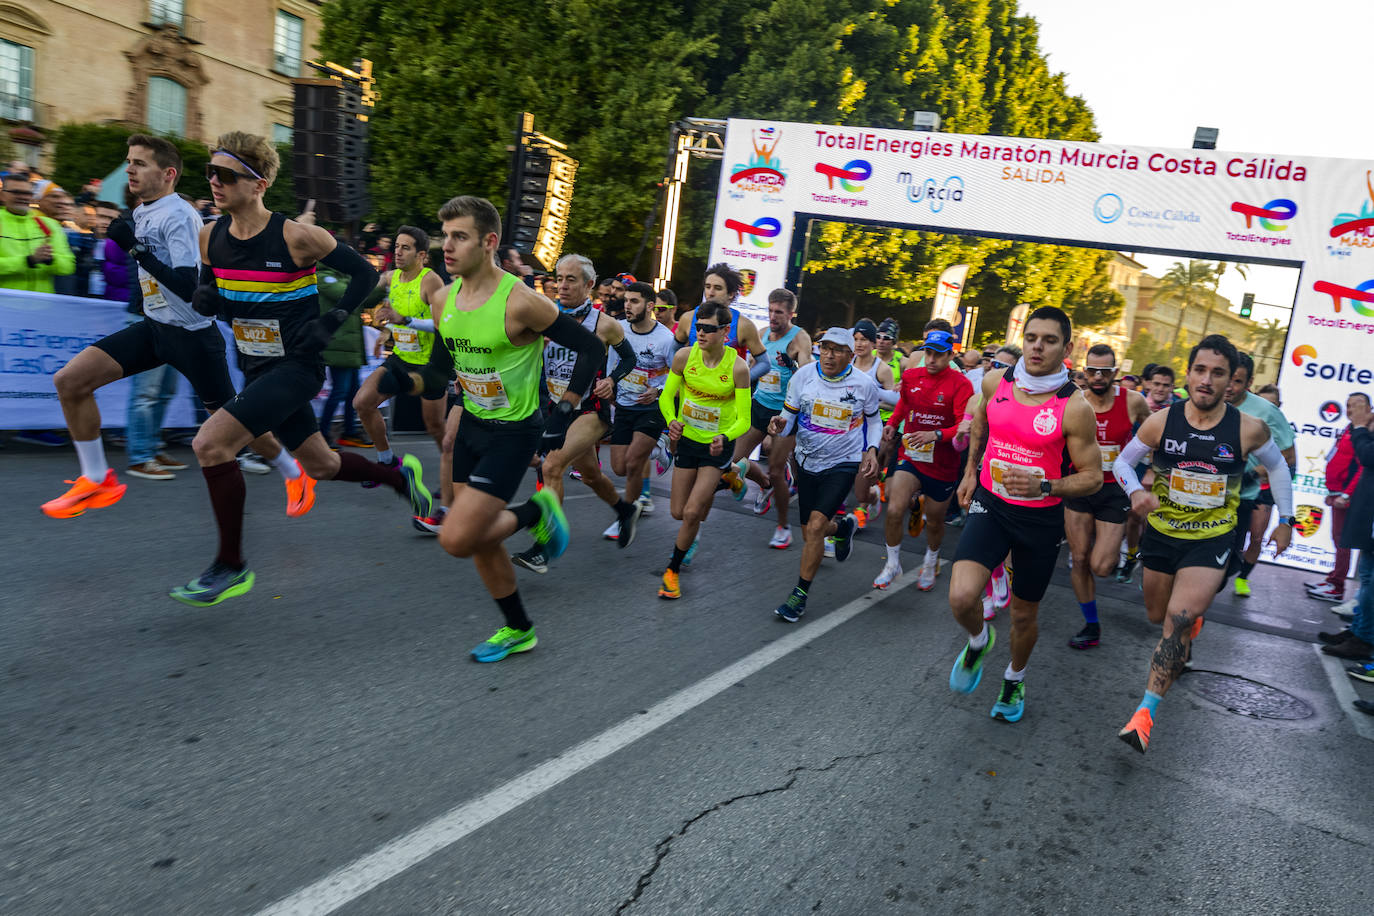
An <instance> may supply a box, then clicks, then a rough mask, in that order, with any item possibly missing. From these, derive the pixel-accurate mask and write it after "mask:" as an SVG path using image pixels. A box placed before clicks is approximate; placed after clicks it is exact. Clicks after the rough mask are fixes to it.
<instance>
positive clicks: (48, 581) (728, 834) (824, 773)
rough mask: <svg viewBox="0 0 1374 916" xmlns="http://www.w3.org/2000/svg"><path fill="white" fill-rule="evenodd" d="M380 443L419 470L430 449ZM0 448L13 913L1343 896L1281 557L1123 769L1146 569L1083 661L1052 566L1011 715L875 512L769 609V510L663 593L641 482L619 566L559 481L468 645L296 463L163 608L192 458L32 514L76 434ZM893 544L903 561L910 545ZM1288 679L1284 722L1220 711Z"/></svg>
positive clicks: (1340, 822)
mask: <svg viewBox="0 0 1374 916" xmlns="http://www.w3.org/2000/svg"><path fill="white" fill-rule="evenodd" d="M407 445H408V446H409V447H411V448H413V450H414V451H415V452H416V453H417V454H419V455H420V456H421V457H422V458H423V459H424V460H425V462H426V467H427V469H428V474H429V478H430V480H431V482H432V481H433V480H434V474H435V472H436V467H437V466H436V464H435V462H434V460H433V459H434V448H433V445H432V444H429V443H426V442H423V441H420V440H411V441H409V442H408V443H407ZM177 454H178V455H180V456H182V457H185V458H189V457H190V453H189V451H186V450H181V451H179V452H177ZM111 456H112V458H114V459H116V460H117V459H119V458H120V457H122V456H121V454H120V453H119V452H118V451H112V452H111ZM192 463H193V462H192ZM0 471H2V472H3V476H2V477H0V479H3V481H4V485H5V490H6V492H7V494H8V497H9V498H8V505H9V507H10V511H9V512H8V514H7V522H6V524H5V525H4V526H3V528H0V557H3V558H4V567H3V568H4V571H5V576H4V578H5V584H6V588H5V590H4V592H5V597H4V603H3V613H0V671H2V672H3V681H0V684H2V685H3V686H2V687H0V773H3V774H4V778H3V780H0V912H3V913H5V914H11V913H15V914H107V913H111V914H116V913H117V914H140V916H145V914H146V916H152V914H250V916H251V914H259V913H264V912H293V913H297V912H298V913H308V912H317V913H324V912H339V913H345V914H456V913H464V914H486V913H519V914H525V913H530V914H545V913H547V914H574V913H576V914H580V913H588V914H610V913H619V912H623V913H632V914H684V913H689V914H695V913H711V914H716V913H719V914H741V913H768V914H773V913H777V914H793V913H810V912H817V913H844V914H870V913H884V912H902V913H999V914H1000V913H1007V912H1017V913H1028V914H1038V913H1103V912H1123V913H1149V914H1153V913H1176V912H1196V913H1238V914H1239V913H1244V914H1266V913H1285V914H1286V913H1299V912H1301V913H1318V912H1322V913H1334V912H1343V911H1346V912H1351V911H1356V910H1357V908H1361V907H1364V906H1366V905H1367V902H1368V895H1367V887H1366V885H1367V881H1366V880H1363V879H1362V878H1361V876H1368V874H1369V863H1370V860H1371V849H1372V848H1374V801H1371V797H1370V793H1369V792H1368V790H1367V786H1366V784H1367V779H1366V778H1365V777H1364V775H1363V774H1366V773H1367V772H1368V761H1369V755H1370V752H1371V750H1374V743H1371V741H1370V740H1369V739H1370V737H1371V736H1374V730H1371V729H1370V727H1369V723H1370V721H1371V720H1368V719H1367V717H1365V718H1364V721H1358V720H1359V719H1360V718H1361V717H1359V714H1357V713H1348V712H1347V709H1346V707H1347V706H1348V700H1349V691H1350V688H1351V687H1355V688H1357V689H1356V691H1355V693H1356V695H1360V696H1364V697H1366V698H1370V697H1374V690H1371V689H1368V688H1369V685H1363V684H1356V683H1354V682H1349V683H1348V684H1347V683H1345V682H1348V681H1349V679H1346V678H1344V675H1342V674H1340V671H1339V668H1338V667H1336V666H1334V665H1332V664H1330V663H1328V664H1326V665H1324V664H1323V660H1322V657H1321V656H1320V655H1319V654H1318V653H1316V652H1315V651H1314V649H1313V646H1312V644H1311V642H1310V641H1309V640H1310V637H1311V634H1312V633H1314V632H1315V630H1316V629H1318V628H1325V629H1330V628H1334V627H1335V626H1337V625H1338V624H1337V622H1336V619H1335V618H1334V617H1332V616H1331V615H1330V614H1328V613H1327V612H1326V610H1327V607H1328V606H1326V605H1320V604H1318V603H1316V602H1312V601H1308V600H1307V599H1305V598H1303V597H1302V591H1301V587H1300V584H1299V583H1300V582H1301V580H1302V579H1303V578H1304V576H1303V575H1302V574H1300V573H1296V572H1290V571H1287V570H1281V569H1278V568H1275V567H1261V569H1260V570H1259V571H1257V572H1256V574H1255V576H1254V577H1253V580H1252V581H1253V582H1254V583H1255V586H1256V596H1255V597H1254V598H1251V599H1249V601H1248V602H1240V601H1239V600H1238V599H1232V598H1229V597H1222V598H1221V599H1219V601H1218V604H1217V607H1216V609H1215V611H1214V612H1213V613H1211V614H1209V616H1208V621H1209V622H1208V626H1207V628H1206V630H1205V632H1204V634H1203V636H1202V638H1201V639H1200V640H1199V642H1198V644H1197V647H1196V649H1195V653H1194V660H1195V664H1196V666H1197V668H1198V669H1199V672H1195V673H1191V674H1188V675H1185V677H1184V678H1183V680H1182V681H1181V682H1180V684H1179V685H1178V686H1177V687H1176V688H1175V690H1174V691H1173V692H1171V693H1170V695H1169V696H1168V697H1167V698H1166V699H1165V701H1164V703H1163V704H1162V705H1161V708H1160V715H1159V718H1158V721H1157V724H1156V726H1155V730H1154V735H1153V744H1152V745H1151V748H1150V751H1149V753H1148V754H1147V755H1144V756H1141V755H1138V754H1136V753H1135V752H1134V751H1132V750H1130V749H1129V748H1127V747H1126V745H1124V744H1123V743H1121V742H1120V741H1118V740H1117V739H1116V737H1115V733H1116V731H1117V729H1118V728H1120V727H1121V725H1122V724H1123V723H1124V722H1125V720H1126V719H1127V718H1128V717H1129V715H1130V713H1131V712H1132V710H1133V709H1134V708H1135V705H1136V703H1137V702H1138V700H1139V697H1140V694H1141V692H1142V690H1143V689H1144V681H1145V675H1146V670H1147V665H1148V658H1149V654H1150V651H1151V648H1152V646H1153V644H1154V640H1155V639H1156V638H1157V631H1156V630H1154V629H1153V628H1151V627H1150V626H1149V625H1148V623H1147V622H1146V621H1145V619H1144V614H1143V611H1142V609H1141V607H1140V600H1139V592H1138V590H1137V589H1136V588H1135V587H1134V586H1121V585H1116V584H1115V583H1112V584H1110V585H1106V586H1104V587H1103V589H1102V596H1101V598H1100V605H1101V608H1102V617H1103V625H1104V641H1103V644H1102V646H1101V647H1100V648H1098V649H1096V650H1093V651H1089V652H1074V651H1072V650H1070V649H1068V648H1067V646H1066V641H1067V639H1068V637H1069V636H1070V635H1072V634H1073V633H1074V632H1075V631H1076V630H1077V629H1078V627H1079V626H1080V622H1081V618H1080V617H1079V614H1078V610H1077V605H1076V604H1075V603H1074V600H1073V596H1072V593H1071V592H1070V591H1069V590H1068V583H1067V576H1066V573H1065V571H1064V570H1060V572H1059V574H1058V575H1057V576H1056V579H1055V582H1054V584H1053V585H1052V586H1051V589H1050V592H1049V594H1048V595H1047V597H1046V601H1045V603H1044V605H1043V606H1042V613H1041V629H1040V637H1041V638H1040V643H1039V646H1038V648H1037V650H1036V653H1035V655H1034V657H1033V658H1032V660H1031V667H1030V670H1029V675H1028V679H1027V712H1026V716H1025V718H1024V719H1023V720H1022V721H1021V722H1020V723H1018V724H1016V725H1008V724H1006V723H1001V722H996V721H993V720H991V719H990V718H989V716H988V710H989V708H990V707H991V705H992V703H993V700H994V699H995V696H994V694H995V690H996V684H997V682H998V677H997V673H998V672H1000V670H1001V668H1002V667H1003V666H1004V665H1005V664H1006V658H1007V655H1006V649H1005V635H1006V634H1005V629H1004V627H1003V626H1002V625H1001V624H998V627H999V642H1000V645H999V647H998V648H997V650H995V652H994V654H993V657H992V659H991V661H990V662H989V666H988V677H986V678H985V679H984V683H983V685H982V686H980V687H979V688H978V690H977V691H975V692H974V693H973V694H972V695H969V696H963V695H955V694H952V693H951V692H950V691H949V689H948V687H947V684H946V681H947V677H948V672H949V666H950V664H951V663H952V661H953V659H954V656H955V655H956V653H957V651H958V648H959V645H960V641H961V639H962V637H961V636H960V632H959V630H958V629H957V627H956V626H955V624H954V623H953V622H952V621H951V619H950V616H949V610H948V607H947V605H946V602H945V597H944V583H945V581H946V580H945V579H944V577H943V576H942V578H941V580H940V583H939V584H938V585H937V587H936V590H935V591H933V592H930V593H921V592H918V591H917V590H916V589H915V588H914V586H913V587H907V588H904V589H902V590H899V591H895V592H891V593H879V592H875V591H874V590H873V589H872V588H871V587H870V583H871V580H872V577H873V576H874V575H875V574H876V573H877V571H878V569H879V568H880V567H881V565H882V548H881V546H880V541H881V538H880V535H879V532H878V531H876V530H870V531H868V532H865V533H863V534H862V535H861V536H860V544H859V546H858V548H856V550H855V553H854V555H853V557H851V559H850V560H849V562H847V563H845V564H843V565H837V564H835V563H834V562H833V561H826V563H825V564H824V566H823V568H822V571H821V573H820V576H819V577H818V579H817V581H816V586H815V588H814V590H813V592H812V599H811V603H810V609H809V612H808V614H807V616H806V618H805V619H804V621H803V622H802V623H801V624H799V625H797V626H794V627H789V626H787V625H784V624H781V623H779V622H777V621H776V620H775V619H774V617H773V614H772V608H773V607H775V606H776V605H777V604H778V603H779V602H780V601H781V600H782V599H783V598H784V597H785V596H786V594H787V592H788V590H789V589H790V587H791V585H792V583H793V582H794V580H795V578H796V567H797V561H798V556H799V548H798V547H796V546H794V547H793V548H792V549H791V550H788V551H772V550H768V549H767V548H766V546H765V545H766V542H767V539H768V537H769V535H770V533H771V522H769V521H765V520H761V519H757V518H754V517H753V516H752V515H751V514H750V513H748V512H747V511H746V510H744V509H743V508H742V507H740V506H737V505H735V504H734V503H732V502H731V501H730V500H729V499H728V497H726V496H722V497H718V502H717V509H716V511H715V512H713V514H712V516H711V518H710V520H709V521H708V523H707V525H706V528H705V534H704V538H703V545H702V547H701V550H700V553H699V556H698V558H697V560H696V562H695V564H694V566H693V567H692V568H691V569H690V570H689V571H687V572H685V573H684V575H683V591H684V597H683V599H682V600H681V601H678V602H675V603H669V602H663V601H660V600H658V599H657V598H656V597H655V591H656V588H657V576H658V573H659V572H660V571H661V570H662V567H663V565H664V563H665V561H666V559H667V556H668V553H669V550H670V542H671V539H672V536H673V533H674V529H675V526H674V525H673V523H672V521H671V519H670V518H669V516H668V513H667V501H666V499H665V498H663V497H664V494H665V493H666V489H665V488H666V483H667V481H666V479H665V480H664V481H661V482H656V484H655V487H656V492H657V494H658V498H657V503H658V507H659V508H658V512H657V513H656V514H655V515H654V516H652V517H649V518H647V519H646V520H645V521H644V523H643V526H642V528H641V534H640V537H639V540H638V541H637V542H636V543H635V544H634V545H633V546H632V547H630V548H629V549H628V550H626V551H623V552H622V551H620V550H618V549H617V548H616V546H615V545H614V544H612V543H609V542H606V541H603V540H601V539H600V532H601V531H602V529H603V528H605V527H606V525H607V524H608V523H609V522H610V520H611V516H610V512H609V510H608V509H607V508H606V507H605V506H603V505H602V504H600V503H599V502H598V501H597V500H596V499H595V498H594V497H591V496H590V495H589V494H588V491H586V490H585V489H584V488H582V487H581V485H580V484H578V483H576V482H571V483H570V484H569V487H568V494H569V496H570V497H572V498H571V499H570V500H569V502H568V503H567V507H568V514H569V517H570V518H571V520H572V524H573V531H574V537H573V543H572V547H571V548H570V550H569V552H568V553H567V554H566V555H565V556H564V557H563V558H562V559H560V560H559V561H557V562H556V564H555V565H554V567H553V568H552V570H551V571H550V573H549V574H548V575H547V576H534V575H531V574H528V573H523V572H522V573H521V576H522V578H521V588H522V592H523V594H524V595H525V598H526V602H527V604H528V606H529V608H530V610H531V614H532V616H534V618H535V619H536V621H537V626H538V630H539V637H540V644H539V647H538V648H537V649H536V650H534V651H533V652H530V653H527V654H525V655H521V656H515V657H512V658H510V659H507V660H506V661H504V662H501V663H499V664H494V665H477V664H474V663H472V662H471V661H470V660H469V659H468V656H467V650H468V649H469V648H471V647H472V646H473V645H474V644H476V643H477V642H480V641H481V640H482V639H484V638H485V637H486V636H488V635H489V634H490V633H491V632H492V631H493V630H494V629H495V628H496V627H497V626H498V624H499V616H498V614H497V612H496V609H495V607H494V606H493V604H492V602H491V600H490V599H489V598H488V597H487V596H486V595H485V593H484V591H483V590H482V587H481V585H480V583H479V582H478V580H477V577H476V575H475V573H474V571H473V570H472V568H471V566H470V564H468V563H465V562H462V561H459V560H455V559H453V558H451V557H449V556H447V555H446V554H444V553H443V552H442V551H441V550H440V549H439V547H438V546H437V544H436V543H435V542H434V541H433V539H427V538H423V537H421V536H419V535H417V534H416V532H414V531H413V529H412V528H411V527H410V523H409V518H408V515H407V513H406V511H405V507H404V505H403V504H402V503H401V502H400V501H399V500H398V499H397V498H396V497H395V496H394V495H392V494H390V493H388V492H384V491H376V490H374V491H365V490H362V489H361V488H359V487H357V486H356V485H352V484H331V483H325V484H321V486H320V489H319V494H320V499H319V503H318V505H317V506H316V508H315V509H314V511H313V512H311V513H310V515H308V516H307V517H305V518H303V519H288V518H286V516H285V513H284V511H283V509H284V493H283V489H282V486H281V483H280V480H279V479H278V478H277V477H276V476H275V474H274V475H272V476H265V477H250V478H249V481H248V483H249V487H248V490H249V494H248V509H249V516H248V520H247V552H248V557H249V560H250V563H251V564H252V566H253V568H254V569H255V570H256V572H257V576H258V579H257V585H256V587H255V588H254V590H253V591H252V592H251V593H250V594H249V595H247V596H245V597H243V598H240V599H235V600H233V601H231V602H226V603H225V604H223V605H220V606H219V607H215V608H210V609H205V610H192V609H189V608H186V607H184V606H182V605H180V604H178V603H176V602H174V601H172V600H170V599H169V598H167V597H166V592H167V590H168V588H170V587H171V586H173V585H176V584H179V583H181V582H184V581H186V580H187V579H189V578H191V577H192V576H194V575H196V574H197V573H199V572H200V570H201V569H202V568H204V566H205V565H206V564H207V563H208V562H209V560H210V558H211V554H212V552H213V546H214V530H213V526H212V524H211V522H210V519H209V504H208V500H207V498H206V495H205V490H204V486H203V484H202V481H201V478H200V475H199V473H198V472H196V471H195V470H194V469H193V470H191V471H187V472H182V473H180V474H179V475H178V477H177V479H176V480H175V481H171V482H166V483H162V482H156V483H155V482H148V481H141V480H132V479H131V480H129V481H128V482H129V484H130V487H129V491H128V493H127V495H126V496H125V498H124V500H123V501H122V502H121V503H119V504H118V505H117V506H115V507H113V508H110V509H105V510H98V511H92V512H90V513H88V514H87V515H86V516H84V517H82V518H79V519H75V520H70V521H60V522H59V521H54V520H51V519H48V518H46V517H44V516H43V515H41V514H40V513H39V512H38V510H37V506H38V504H39V503H40V502H42V501H43V500H44V499H47V498H49V497H50V496H52V495H54V494H56V493H57V492H60V490H61V489H62V486H63V485H62V478H63V477H64V476H65V477H70V476H73V475H74V474H75V458H74V456H73V455H72V454H71V452H70V451H66V450H63V451H41V450H38V449H26V448H24V447H23V446H18V445H13V444H11V445H9V447H7V448H5V449H4V450H0ZM798 533H799V532H798ZM952 533H953V535H954V536H953V537H951V538H949V539H947V543H946V545H945V554H946V555H947V556H948V555H950V554H951V553H952V550H953V546H954V542H955V540H956V538H957V532H952ZM908 544H909V546H910V553H909V554H908V556H907V563H906V565H907V567H908V576H907V578H911V575H912V571H914V568H915V567H916V566H917V565H918V563H919V560H918V557H919V550H920V549H921V548H923V547H924V545H923V543H921V542H920V541H917V542H910V541H909V542H908ZM511 546H512V548H513V549H519V548H522V547H524V546H525V541H524V539H523V536H517V538H515V539H513V543H512V545H511ZM827 628H828V629H827ZM822 631H824V632H822ZM1209 671H1210V672H1220V673H1221V674H1222V675H1241V676H1243V677H1245V678H1248V679H1250V680H1249V681H1241V680H1238V679H1236V678H1231V677H1221V676H1216V675H1211V674H1207V673H1206V672H1209ZM1252 682H1258V684H1256V683H1252ZM1259 685H1267V686H1268V687H1272V688H1276V689H1277V691H1282V693H1275V692H1270V691H1266V690H1264V689H1263V688H1262V687H1261V686H1259ZM1218 689H1219V690H1220V691H1221V693H1218V692H1217V690H1218ZM1338 689H1339V690H1341V691H1344V693H1338V692H1337V690H1338ZM1204 694H1206V696H1204ZM1209 696H1210V697H1212V699H1209V698H1208V697H1209ZM1276 700H1277V701H1281V703H1286V704H1287V713H1286V714H1291V715H1302V714H1303V713H1304V712H1305V711H1307V712H1310V714H1307V715H1306V716H1305V717H1302V718H1292V719H1275V718H1254V717H1251V716H1246V715H1240V714H1237V713H1236V712H1233V711H1230V710H1228V708H1227V707H1228V706H1234V707H1236V708H1238V709H1239V708H1251V709H1257V708H1269V707H1267V706H1265V703H1266V702H1268V703H1270V704H1271V705H1272V704H1273V702H1274V701H1276ZM1362 787H1364V788H1362ZM283 902H284V903H283ZM274 906H275V909H272V908H273V907H274Z"/></svg>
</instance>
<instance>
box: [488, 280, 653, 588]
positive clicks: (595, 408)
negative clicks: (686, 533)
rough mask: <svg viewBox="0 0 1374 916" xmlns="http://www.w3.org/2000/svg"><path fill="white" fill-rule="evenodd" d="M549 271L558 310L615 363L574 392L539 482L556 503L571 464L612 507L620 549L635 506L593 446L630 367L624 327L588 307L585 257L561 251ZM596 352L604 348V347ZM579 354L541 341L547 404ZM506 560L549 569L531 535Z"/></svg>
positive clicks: (557, 396) (607, 427) (559, 392)
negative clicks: (563, 431)
mask: <svg viewBox="0 0 1374 916" xmlns="http://www.w3.org/2000/svg"><path fill="white" fill-rule="evenodd" d="M554 276H555V280H556V282H557V284H558V308H559V311H561V312H562V313H563V314H564V315H566V316H567V317H568V318H571V319H572V320H574V321H576V322H578V323H579V324H580V325H581V326H582V327H583V329H585V330H587V331H589V332H591V333H593V334H595V335H596V336H597V337H598V338H599V339H600V340H601V341H602V342H603V344H608V345H610V346H611V347H614V348H615V351H616V354H617V356H618V357H619V362H618V364H617V367H616V372H615V373H614V374H612V375H611V376H610V377H598V378H597V379H596V381H595V382H594V384H593V385H592V388H591V391H590V392H588V391H587V390H586V389H583V390H582V391H579V392H578V395H580V396H581V399H580V400H579V402H578V404H577V408H576V410H574V412H573V420H572V424H571V425H570V426H569V427H568V432H567V437H566V441H565V442H563V443H562V444H560V446H559V447H558V448H556V449H553V450H552V451H550V452H548V454H546V455H545V456H544V461H543V464H542V471H543V479H544V486H545V488H547V489H549V490H552V491H553V495H554V496H555V497H557V499H558V502H559V504H562V502H563V481H564V477H565V475H566V474H567V472H568V468H569V467H571V468H574V469H575V470H576V471H577V472H578V474H579V475H580V477H581V480H582V482H583V483H584V484H586V485H587V486H588V487H590V488H591V491H592V492H593V493H595V494H596V495H597V496H598V497H600V498H601V500H602V501H603V502H605V503H606V504H607V505H608V506H610V507H611V508H612V509H614V510H615V515H616V522H617V524H619V525H620V527H621V529H622V530H623V531H624V532H625V535H626V536H625V537H622V538H620V539H619V545H620V547H621V549H624V548H626V547H629V546H630V544H631V542H633V541H634V539H635V529H636V527H637V526H638V524H639V515H640V511H641V509H640V507H638V506H637V505H636V504H635V503H634V502H626V501H625V500H623V499H621V498H620V495H619V494H618V493H616V491H615V484H613V483H611V479H610V478H609V477H607V476H606V475H605V474H604V473H602V471H601V462H600V460H599V459H598V458H597V454H596V446H597V443H598V442H600V441H601V440H602V439H603V438H605V436H606V434H607V433H609V432H610V431H611V399H612V397H613V396H614V393H615V383H616V382H617V381H618V380H619V379H621V378H623V377H624V376H626V375H628V374H629V373H630V372H631V371H633V370H634V367H635V352H634V348H633V347H631V346H630V344H629V343H628V342H627V341H626V340H625V331H624V329H623V328H622V327H621V325H620V322H618V321H616V320H615V319H614V318H611V317H610V315H608V314H607V313H605V312H602V311H598V310H597V309H595V308H593V307H592V300H591V292H592V289H593V288H594V287H595V285H596V268H595V267H593V266H592V262H591V260H590V259H589V258H586V257H584V256H582V255H580V254H565V255H563V257H561V258H559V259H558V263H557V264H556V265H554ZM602 352H603V353H604V352H605V347H604V346H603V348H602ZM579 355H580V354H579V352H578V351H577V350H575V349H574V348H572V347H569V346H567V345H566V344H563V343H560V342H558V341H555V340H548V341H546V342H545V344H544V381H545V384H546V385H547V386H548V393H549V401H550V403H551V404H557V403H558V402H559V401H561V400H562V398H563V394H564V392H565V391H567V389H568V383H569V382H570V381H571V379H572V376H573V369H574V368H575V366H576V364H577V360H578V358H579ZM603 363H604V357H603ZM600 365H601V364H598V368H599V367H600ZM511 559H512V560H513V561H515V562H516V563H517V564H519V565H520V566H523V567H524V568H525V569H528V570H530V571H531V572H537V573H545V572H548V570H549V566H548V559H549V558H548V557H546V556H545V554H544V552H543V551H542V550H541V549H540V544H539V542H538V541H537V540H536V541H535V543H533V544H531V545H530V546H529V547H528V548H526V549H525V550H523V551H521V552H520V553H517V554H513V555H512V556H511Z"/></svg>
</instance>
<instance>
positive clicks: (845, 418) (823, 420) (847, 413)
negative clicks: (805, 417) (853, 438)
mask: <svg viewBox="0 0 1374 916" xmlns="http://www.w3.org/2000/svg"><path fill="white" fill-rule="evenodd" d="M853 416H854V411H852V410H850V409H849V408H848V407H845V406H844V405H843V404H836V403H835V402H834V401H821V400H816V401H812V402H811V423H812V425H813V426H815V427H816V428H817V429H824V430H829V431H830V432H834V433H844V432H848V431H849V421H850V420H851V419H852V418H853Z"/></svg>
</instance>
